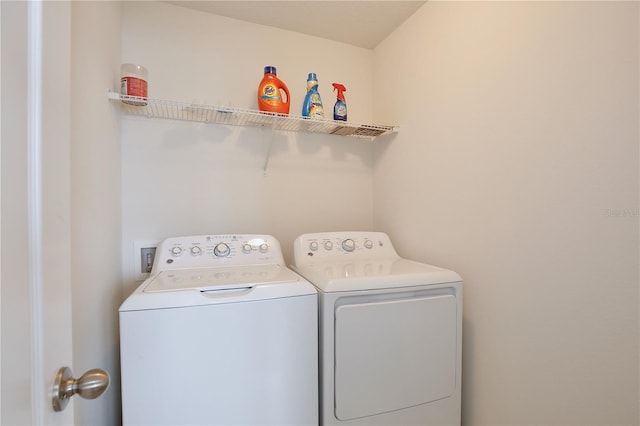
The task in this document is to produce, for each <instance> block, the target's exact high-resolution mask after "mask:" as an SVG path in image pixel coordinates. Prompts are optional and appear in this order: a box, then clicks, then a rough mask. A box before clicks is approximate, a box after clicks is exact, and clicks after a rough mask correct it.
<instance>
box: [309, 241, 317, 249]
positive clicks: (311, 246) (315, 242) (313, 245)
mask: <svg viewBox="0 0 640 426" xmlns="http://www.w3.org/2000/svg"><path fill="white" fill-rule="evenodd" d="M309 250H311V251H316V250H318V242H317V241H311V242H310V243H309Z"/></svg>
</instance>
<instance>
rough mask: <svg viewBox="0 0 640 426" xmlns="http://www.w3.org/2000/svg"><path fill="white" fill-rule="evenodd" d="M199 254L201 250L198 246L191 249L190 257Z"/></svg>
mask: <svg viewBox="0 0 640 426" xmlns="http://www.w3.org/2000/svg"><path fill="white" fill-rule="evenodd" d="M201 254H202V249H201V248H200V246H193V247H191V255H193V256H200V255H201Z"/></svg>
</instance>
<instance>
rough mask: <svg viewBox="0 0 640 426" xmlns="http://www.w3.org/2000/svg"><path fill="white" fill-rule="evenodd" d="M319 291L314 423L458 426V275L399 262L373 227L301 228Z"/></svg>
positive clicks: (305, 268) (299, 262)
mask: <svg viewBox="0 0 640 426" xmlns="http://www.w3.org/2000/svg"><path fill="white" fill-rule="evenodd" d="M294 263H295V265H294V269H295V270H296V271H297V272H298V273H300V274H301V275H302V276H304V277H305V278H306V279H308V280H309V281H310V282H311V283H312V284H314V285H315V286H316V287H317V289H318V293H319V317H320V323H319V327H320V424H321V425H385V426H390V425H394V426H405V425H459V424H460V403H461V391H460V385H461V345H462V279H461V278H460V276H459V275H458V274H456V273H455V272H453V271H449V270H446V269H442V268H438V267H435V266H431V265H427V264H422V263H418V262H413V261H410V260H407V259H402V258H400V257H399V256H398V254H397V253H396V251H395V250H394V248H393V246H392V244H391V241H390V240H389V237H388V236H387V235H386V234H384V233H381V232H329V233H316V234H305V235H301V236H300V237H298V238H297V239H296V240H295V242H294Z"/></svg>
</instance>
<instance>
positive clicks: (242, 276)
mask: <svg viewBox="0 0 640 426" xmlns="http://www.w3.org/2000/svg"><path fill="white" fill-rule="evenodd" d="M299 279H300V277H299V276H298V275H296V274H295V273H294V272H292V271H291V270H290V269H287V268H284V267H282V266H280V265H260V266H252V267H241V268H237V267H236V268H200V269H178V270H165V271H162V272H160V273H158V274H157V275H154V276H153V277H150V278H149V280H148V282H147V285H146V286H145V287H144V289H143V290H142V291H143V292H144V293H153V292H158V291H175V290H185V289H197V290H200V291H219V290H232V289H236V288H246V287H253V286H255V285H257V284H268V283H273V282H279V283H284V282H291V281H298V280H299Z"/></svg>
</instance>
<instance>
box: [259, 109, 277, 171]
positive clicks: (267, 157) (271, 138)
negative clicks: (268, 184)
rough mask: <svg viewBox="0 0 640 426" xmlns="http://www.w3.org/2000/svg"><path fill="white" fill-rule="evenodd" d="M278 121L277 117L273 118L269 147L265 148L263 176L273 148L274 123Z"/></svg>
mask: <svg viewBox="0 0 640 426" xmlns="http://www.w3.org/2000/svg"><path fill="white" fill-rule="evenodd" d="M277 121H278V117H276V116H274V117H273V123H272V124H271V135H270V137H269V145H268V147H267V156H266V158H265V159H264V167H263V168H262V173H263V175H264V176H266V175H267V168H268V167H269V157H270V156H271V147H272V146H273V137H274V135H275V133H276V123H277Z"/></svg>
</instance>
